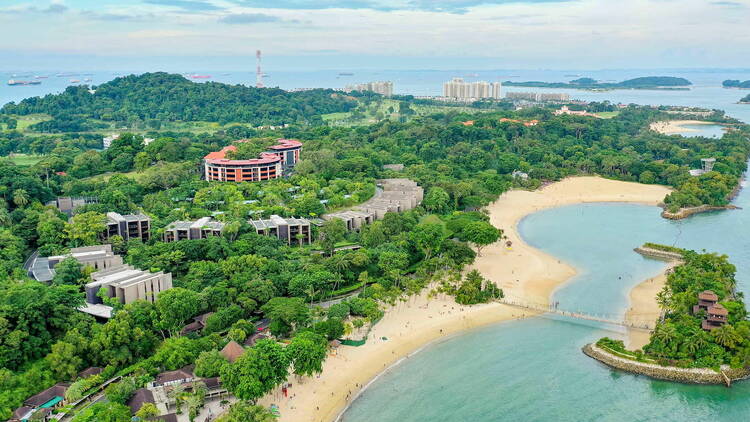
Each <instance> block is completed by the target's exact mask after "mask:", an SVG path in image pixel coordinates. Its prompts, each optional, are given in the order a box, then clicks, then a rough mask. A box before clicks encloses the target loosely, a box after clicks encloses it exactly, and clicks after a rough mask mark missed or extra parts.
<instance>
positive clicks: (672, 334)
mask: <svg viewBox="0 0 750 422" xmlns="http://www.w3.org/2000/svg"><path fill="white" fill-rule="evenodd" d="M654 337H655V338H656V339H658V340H659V341H661V342H662V343H663V344H670V343H671V342H673V341H674V339H675V338H676V337H677V330H675V328H674V326H672V325H671V324H661V325H659V327H658V328H657V329H656V331H654Z"/></svg>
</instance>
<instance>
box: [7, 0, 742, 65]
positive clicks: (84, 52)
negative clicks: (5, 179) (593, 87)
mask: <svg viewBox="0 0 750 422" xmlns="http://www.w3.org/2000/svg"><path fill="white" fill-rule="evenodd" d="M749 22H750V0H273V1H268V0H52V1H49V0H0V70H22V69H29V70H34V69H76V70H119V69H124V68H127V69H137V70H144V71H145V70H155V69H159V70H177V69H182V68H184V67H185V66H191V67H193V68H205V69H221V70H236V69H247V67H248V63H251V65H250V66H252V64H253V63H254V54H255V50H257V49H260V50H262V51H263V54H264V64H265V68H266V69H269V70H294V69H299V70H322V69H634V68H637V69H649V68H654V69H656V68H750V30H748V29H747V28H748V27H750V23H749Z"/></svg>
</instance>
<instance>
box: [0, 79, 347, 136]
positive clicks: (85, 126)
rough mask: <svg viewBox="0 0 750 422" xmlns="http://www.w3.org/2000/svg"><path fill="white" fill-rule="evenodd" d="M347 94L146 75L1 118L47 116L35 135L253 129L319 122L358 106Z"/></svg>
mask: <svg viewBox="0 0 750 422" xmlns="http://www.w3.org/2000/svg"><path fill="white" fill-rule="evenodd" d="M356 104H357V102H356V101H354V100H353V99H352V98H351V97H349V96H344V95H342V94H338V93H336V92H334V91H332V90H324V89H316V90H310V91H304V92H287V91H284V90H281V89H276V88H264V89H258V88H252V87H246V86H243V85H228V84H223V83H217V82H206V83H195V82H191V81H189V80H187V79H185V78H184V77H182V76H180V75H174V74H168V73H145V74H143V75H138V76H136V75H130V76H125V77H120V78H116V79H114V80H112V81H110V82H107V83H104V84H102V85H99V86H94V87H91V88H89V87H88V86H70V87H68V88H67V89H66V90H65V91H64V92H62V93H60V94H49V95H46V96H44V97H33V98H28V99H26V100H23V101H21V102H20V103H18V104H13V103H10V104H7V105H5V106H4V107H3V108H2V110H0V112H2V113H3V114H6V115H7V114H13V115H28V114H34V113H44V114H49V115H51V116H52V117H53V120H51V121H46V122H41V123H37V125H36V126H35V127H34V128H33V129H35V130H37V131H39V132H82V131H88V130H94V129H97V128H98V126H97V124H96V123H94V122H91V121H90V120H89V119H95V120H101V121H104V122H129V121H132V120H134V119H138V120H142V121H145V122H147V123H149V124H150V125H152V126H153V127H157V128H158V126H159V122H166V121H175V120H180V121H209V122H221V123H230V122H237V123H249V124H251V125H254V126H261V125H283V124H293V123H299V124H314V123H321V121H320V120H319V116H320V115H321V114H326V113H334V112H344V111H349V110H350V109H352V108H354V107H355V106H356Z"/></svg>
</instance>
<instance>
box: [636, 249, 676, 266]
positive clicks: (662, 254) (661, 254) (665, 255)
mask: <svg viewBox="0 0 750 422" xmlns="http://www.w3.org/2000/svg"><path fill="white" fill-rule="evenodd" d="M633 250H634V251H636V252H638V253H639V254H641V255H643V256H647V257H649V258H655V259H659V260H662V261H668V262H672V261H680V260H682V254H680V253H677V252H668V251H662V250H659V249H652V248H646V247H643V246H640V247H637V248H635V249H633Z"/></svg>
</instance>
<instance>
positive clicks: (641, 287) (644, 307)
mask: <svg viewBox="0 0 750 422" xmlns="http://www.w3.org/2000/svg"><path fill="white" fill-rule="evenodd" d="M675 265H677V263H670V264H667V266H666V267H665V268H664V271H663V272H662V273H661V274H659V275H657V276H656V277H652V278H649V279H646V280H644V281H642V282H641V283H640V284H638V285H637V286H635V287H633V289H632V290H630V307H629V308H628V311H627V312H626V313H625V318H626V319H628V320H638V321H655V320H656V319H657V318H659V315H661V309H660V308H659V304H658V303H656V295H657V294H658V293H659V292H660V291H661V289H662V288H664V284H665V283H666V282H667V274H666V272H667V271H668V270H669V269H671V268H673V267H674V266H675ZM650 337H651V333H650V332H648V331H645V330H634V329H628V341H627V342H626V344H625V347H627V348H628V349H630V350H638V349H640V348H642V347H643V346H645V345H646V344H648V342H649V338H650Z"/></svg>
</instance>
